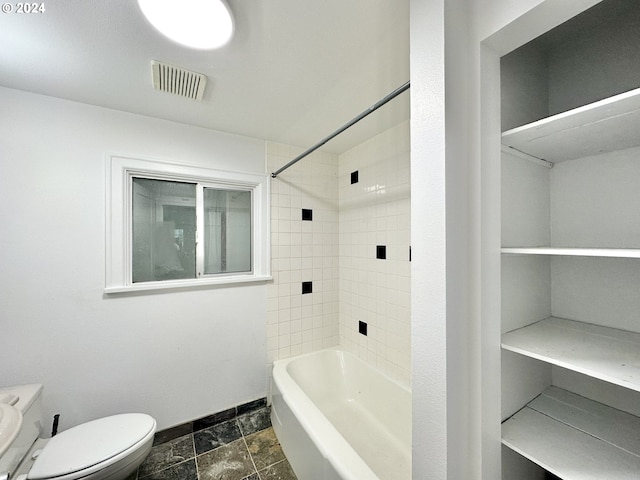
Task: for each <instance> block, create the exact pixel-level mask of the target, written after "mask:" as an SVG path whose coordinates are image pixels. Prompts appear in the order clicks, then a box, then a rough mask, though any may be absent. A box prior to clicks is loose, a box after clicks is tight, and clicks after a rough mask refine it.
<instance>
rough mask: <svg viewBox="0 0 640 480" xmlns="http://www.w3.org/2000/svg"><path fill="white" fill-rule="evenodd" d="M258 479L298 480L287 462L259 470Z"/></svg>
mask: <svg viewBox="0 0 640 480" xmlns="http://www.w3.org/2000/svg"><path fill="white" fill-rule="evenodd" d="M260 478H261V479H262V480H298V477H296V474H295V473H293V468H291V465H289V462H288V461H287V460H283V461H281V462H279V463H276V464H275V465H271V466H270V467H267V468H265V469H264V470H260Z"/></svg>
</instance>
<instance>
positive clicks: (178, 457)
mask: <svg viewBox="0 0 640 480" xmlns="http://www.w3.org/2000/svg"><path fill="white" fill-rule="evenodd" d="M193 457H195V452H194V449H193V437H192V436H191V434H189V435H185V436H183V437H180V438H176V439H175V440H171V441H169V442H167V443H163V444H160V445H156V446H154V447H153V448H151V451H150V452H149V456H147V458H146V459H145V461H144V462H143V463H142V465H140V468H139V470H138V477H139V478H142V477H143V476H146V475H150V474H152V473H155V472H158V471H160V470H164V469H166V468H168V467H170V466H172V465H176V464H178V463H181V462H184V461H185V460H189V459H191V458H193Z"/></svg>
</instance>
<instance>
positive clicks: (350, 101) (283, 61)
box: [0, 0, 409, 152]
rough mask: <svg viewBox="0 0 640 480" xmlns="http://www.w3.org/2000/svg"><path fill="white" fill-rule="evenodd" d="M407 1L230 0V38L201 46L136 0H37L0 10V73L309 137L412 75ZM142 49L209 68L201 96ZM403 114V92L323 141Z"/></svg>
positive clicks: (195, 121)
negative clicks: (165, 87)
mask: <svg viewBox="0 0 640 480" xmlns="http://www.w3.org/2000/svg"><path fill="white" fill-rule="evenodd" d="M13 3H14V5H15V2H13ZM408 3H409V2H408V0H322V1H314V0H265V1H260V0H228V4H229V6H230V8H231V10H232V11H233V14H234V17H235V27H236V33H235V36H234V38H233V39H232V40H231V42H230V43H229V44H227V45H226V46H225V47H223V48H222V49H220V50H213V51H198V50H189V49H187V48H185V47H181V46H179V45H177V44H175V43H172V42H171V41H169V40H167V39H165V38H164V37H163V36H161V35H160V34H159V33H157V32H156V30H155V29H154V28H153V27H151V25H150V24H148V23H147V21H146V20H145V19H144V18H143V17H142V14H141V13H140V10H139V8H138V4H137V2H136V0H44V4H45V9H46V11H45V12H44V13H38V14H28V15H27V14H18V13H7V14H3V13H0V45H1V46H2V47H1V48H0V85H3V86H6V87H10V88H16V89H21V90H26V91H29V92H35V93H40V94H44V95H51V96H54V97H60V98H65V99H69V100H75V101H78V102H84V103H89V104H93V105H100V106H104V107H109V108H114V109H118V110H124V111H127V112H133V113H139V114H143V115H148V116H153V117H158V118H164V119H168V120H174V121H177V122H182V123H186V124H190V125H196V126H201V127H206V128H211V129H215V130H219V131H224V132H231V133H237V134H241V135H248V136H251V137H256V138H262V139H266V140H272V141H277V142H283V143H288V144H292V145H297V146H300V147H305V148H306V147H309V146H311V145H313V144H315V143H316V142H318V141H319V140H320V139H321V138H323V137H325V136H326V135H328V134H329V133H331V132H333V131H334V130H335V129H337V128H338V127H340V126H341V125H343V124H344V123H346V122H347V121H349V120H350V119H351V118H353V117H355V116H356V115H358V114H359V113H361V112H362V111H364V110H366V109H367V108H368V107H370V106H371V105H373V104H374V103H375V102H377V101H378V100H379V99H381V98H382V97H384V96H385V95H386V94H388V93H389V92H391V91H393V90H394V89H395V88H397V87H399V86H400V85H402V84H404V83H405V82H406V81H408V80H409V6H408ZM151 60H159V61H163V62H167V63H170V64H173V65H177V66H180V67H184V68H186V69H189V70H193V71H195V72H198V73H203V74H205V75H207V77H208V79H209V80H208V82H209V83H208V85H207V90H206V92H205V96H204V99H203V101H202V102H197V101H194V100H189V99H185V98H181V97H178V96H175V95H171V94H168V93H163V92H158V91H156V90H154V89H153V86H152V82H151V66H150V65H151ZM0 107H1V106H0ZM407 118H409V95H408V93H404V94H402V95H400V96H399V97H397V98H396V99H395V100H393V101H392V102H390V103H389V104H387V105H386V106H384V107H382V108H381V109H380V110H378V111H376V112H375V113H373V114H372V115H370V116H369V117H367V118H366V119H365V120H363V121H362V122H360V123H359V124H358V125H356V126H354V127H352V128H351V129H349V131H347V132H345V133H344V134H342V135H340V136H339V137H337V138H336V139H335V140H333V141H331V142H330V143H328V144H327V145H326V147H325V148H326V149H327V150H329V151H333V152H342V151H344V150H346V149H348V148H350V147H352V146H354V145H356V144H358V143H360V142H361V141H363V140H364V139H366V138H368V137H370V136H371V135H373V134H375V133H377V132H379V131H382V130H384V129H386V128H389V127H391V126H393V125H396V124H398V123H399V122H401V121H402V120H404V119H407Z"/></svg>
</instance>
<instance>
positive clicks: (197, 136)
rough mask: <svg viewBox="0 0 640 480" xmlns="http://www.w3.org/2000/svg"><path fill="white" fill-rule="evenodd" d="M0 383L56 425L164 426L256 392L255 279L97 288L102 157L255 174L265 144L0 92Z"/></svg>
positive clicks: (260, 335) (260, 358)
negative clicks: (126, 421) (130, 418)
mask: <svg viewBox="0 0 640 480" xmlns="http://www.w3.org/2000/svg"><path fill="white" fill-rule="evenodd" d="M0 105H2V115H1V116H0V131H1V132H2V142H0V218H1V221H2V241H1V242H0V244H1V245H2V254H1V255H2V256H1V258H2V261H1V265H2V267H1V270H2V278H1V280H0V281H1V286H2V288H1V289H0V312H1V313H0V318H1V319H2V321H1V324H2V331H1V332H0V345H1V348H0V365H2V368H1V369H0V385H11V384H19V383H31V382H33V383H36V382H37V383H43V384H44V385H45V405H46V415H47V416H48V417H51V416H52V415H53V414H54V413H61V424H60V428H61V429H66V428H68V427H70V426H73V425H74V424H77V423H79V422H82V421H86V420H88V419H91V418H95V417H98V416H102V415H107V414H111V413H116V412H123V411H143V412H148V413H150V414H151V415H153V416H154V417H156V419H157V420H158V424H159V428H166V427H169V426H172V425H175V424H178V423H182V422H185V421H188V420H191V419H194V418H197V417H200V416H204V415H207V414H210V413H213V412H217V411H220V410H223V409H225V408H229V407H231V406H234V405H237V404H240V403H243V402H247V401H250V400H254V399H256V398H259V397H262V396H265V394H266V369H265V357H266V349H265V325H266V316H265V308H264V305H265V302H266V287H265V286H264V285H253V286H236V287H232V288H203V289H192V290H187V291H176V292H162V293H156V294H153V293H145V294H137V295H113V296H105V295H104V294H103V288H104V281H105V203H104V202H105V171H106V168H105V162H106V158H107V156H108V155H109V154H121V155H128V156H133V157H140V158H150V159H157V160H164V161H169V162H174V163H185V164H190V165H197V166H207V167H211V168H218V169H227V170H241V171H249V172H260V173H263V172H264V142H262V141H258V140H255V139H249V138H244V137H239V136H234V135H228V134H222V133H217V132H213V131H208V130H204V129H199V128H193V127H188V126H185V125H181V124H176V123H171V122H167V121H163V120H156V119H151V118H146V117H142V116H136V115H131V114H126V113H122V112H118V111H113V110H107V109H104V108H99V107H93V106H88V105H83V104H78V103H73V102H68V101H64V100H59V99H55V98H50V97H43V96H38V95H33V94H29V93H25V92H21V91H15V90H9V89H5V88H0Z"/></svg>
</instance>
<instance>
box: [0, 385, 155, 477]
mask: <svg viewBox="0 0 640 480" xmlns="http://www.w3.org/2000/svg"><path fill="white" fill-rule="evenodd" d="M14 388H17V390H15V389H14V390H11V389H9V390H10V392H9V393H11V394H12V395H14V396H15V397H18V398H19V400H18V401H17V402H15V401H14V405H9V404H7V403H4V404H3V405H2V407H0V412H4V418H5V419H7V420H6V421H7V423H8V424H9V423H10V424H11V425H13V430H14V431H13V432H11V431H10V429H9V428H5V429H4V430H5V432H7V434H12V435H14V436H15V439H14V440H13V441H12V442H9V443H10V445H9V446H7V440H8V439H9V437H8V435H7V436H5V442H3V441H2V435H0V478H1V476H2V473H3V472H5V471H6V472H8V473H10V475H11V477H10V478H12V479H17V480H76V479H84V480H125V479H126V478H127V477H128V476H129V475H131V474H132V473H133V472H135V471H136V469H137V468H138V467H139V466H140V464H141V463H142V462H143V461H144V459H145V458H146V456H147V455H148V454H149V451H150V450H151V446H152V445H153V437H154V434H155V431H156V421H155V420H154V419H153V417H151V416H149V415H146V414H143V413H125V414H119V415H113V416H109V417H104V418H99V419H97V420H92V421H90V422H87V423H83V424H81V425H78V426H76V427H73V428H70V429H68V430H65V431H64V432H61V433H60V434H58V435H56V436H54V437H52V438H50V439H41V438H34V435H33V432H34V431H36V432H40V430H41V420H40V419H39V416H40V412H39V411H38V410H41V402H39V401H36V400H38V399H39V397H40V392H41V390H42V386H40V385H26V386H21V387H14ZM6 392H7V389H3V390H0V403H2V402H3V396H2V394H3V393H5V394H6ZM4 398H8V397H4ZM34 410H35V411H34ZM16 415H19V416H20V417H21V418H22V421H21V422H20V421H18V420H16V419H15V418H14V417H15V416H16ZM0 421H2V420H1V419H0ZM16 425H17V427H16ZM34 426H35V427H36V428H33V427H34ZM16 429H17V430H19V431H18V432H17V433H16V432H15V430H16ZM25 430H26V431H28V432H29V438H27V439H26V441H25V439H21V435H20V434H22V433H24V431H25ZM38 436H39V435H38ZM29 440H32V441H31V444H29ZM3 443H4V447H3ZM14 444H15V445H14ZM25 445H26V446H27V447H28V449H27V448H25Z"/></svg>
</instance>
